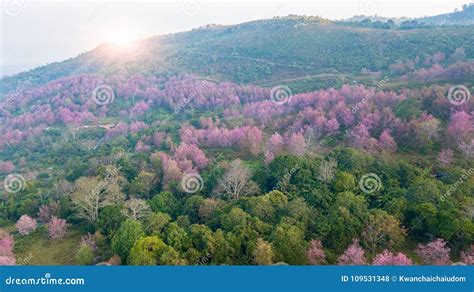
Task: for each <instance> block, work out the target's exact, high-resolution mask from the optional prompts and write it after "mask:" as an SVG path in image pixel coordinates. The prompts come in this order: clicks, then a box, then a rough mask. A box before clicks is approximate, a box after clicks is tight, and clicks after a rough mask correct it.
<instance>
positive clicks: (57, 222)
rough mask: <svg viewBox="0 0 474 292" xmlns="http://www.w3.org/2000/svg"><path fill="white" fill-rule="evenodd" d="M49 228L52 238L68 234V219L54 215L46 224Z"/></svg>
mask: <svg viewBox="0 0 474 292" xmlns="http://www.w3.org/2000/svg"><path fill="white" fill-rule="evenodd" d="M46 227H47V228H48V233H49V237H50V238H51V239H59V238H62V237H63V236H64V235H66V232H67V223H66V220H64V219H61V218H57V217H56V216H53V217H52V218H51V221H50V222H48V223H47V224H46Z"/></svg>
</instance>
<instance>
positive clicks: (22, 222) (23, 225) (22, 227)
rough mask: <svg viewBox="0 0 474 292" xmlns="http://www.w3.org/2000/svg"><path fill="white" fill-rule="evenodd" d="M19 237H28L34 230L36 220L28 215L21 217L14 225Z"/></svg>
mask: <svg viewBox="0 0 474 292" xmlns="http://www.w3.org/2000/svg"><path fill="white" fill-rule="evenodd" d="M15 226H16V228H17V229H18V232H20V234H21V235H28V234H30V233H31V232H32V231H34V230H35V229H36V226H37V224H36V220H35V219H33V218H31V217H30V216H28V215H23V216H21V217H20V219H18V221H17V222H16V224H15Z"/></svg>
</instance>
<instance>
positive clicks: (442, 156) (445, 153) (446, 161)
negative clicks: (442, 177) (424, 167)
mask: <svg viewBox="0 0 474 292" xmlns="http://www.w3.org/2000/svg"><path fill="white" fill-rule="evenodd" d="M453 155H454V153H453V150H451V149H444V150H442V151H441V152H440V153H439V154H438V157H436V159H437V160H438V163H439V165H441V167H447V166H449V165H450V164H451V162H452V161H453Z"/></svg>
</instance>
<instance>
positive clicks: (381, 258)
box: [372, 249, 413, 266]
mask: <svg viewBox="0 0 474 292" xmlns="http://www.w3.org/2000/svg"><path fill="white" fill-rule="evenodd" d="M372 264H373V265H374V266H411V265H413V262H412V261H411V259H409V258H408V257H407V256H406V255H405V254H403V253H401V252H399V253H398V254H397V255H394V254H393V253H392V252H391V251H389V250H387V249H386V250H384V251H383V252H382V253H380V254H378V255H376V256H375V258H374V260H373V262H372Z"/></svg>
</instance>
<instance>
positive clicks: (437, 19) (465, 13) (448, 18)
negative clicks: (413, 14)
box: [417, 3, 474, 26]
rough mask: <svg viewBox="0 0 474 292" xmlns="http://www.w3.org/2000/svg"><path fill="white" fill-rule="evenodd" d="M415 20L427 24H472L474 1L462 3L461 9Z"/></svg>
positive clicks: (473, 19) (473, 23) (473, 20)
mask: <svg viewBox="0 0 474 292" xmlns="http://www.w3.org/2000/svg"><path fill="white" fill-rule="evenodd" d="M417 21H419V22H421V23H425V24H429V25H444V26H450V25H451V26H452V25H455V26H459V25H474V3H471V4H466V5H464V6H463V8H462V10H461V11H455V12H452V13H446V14H441V15H436V16H429V17H423V18H418V19H417Z"/></svg>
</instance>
